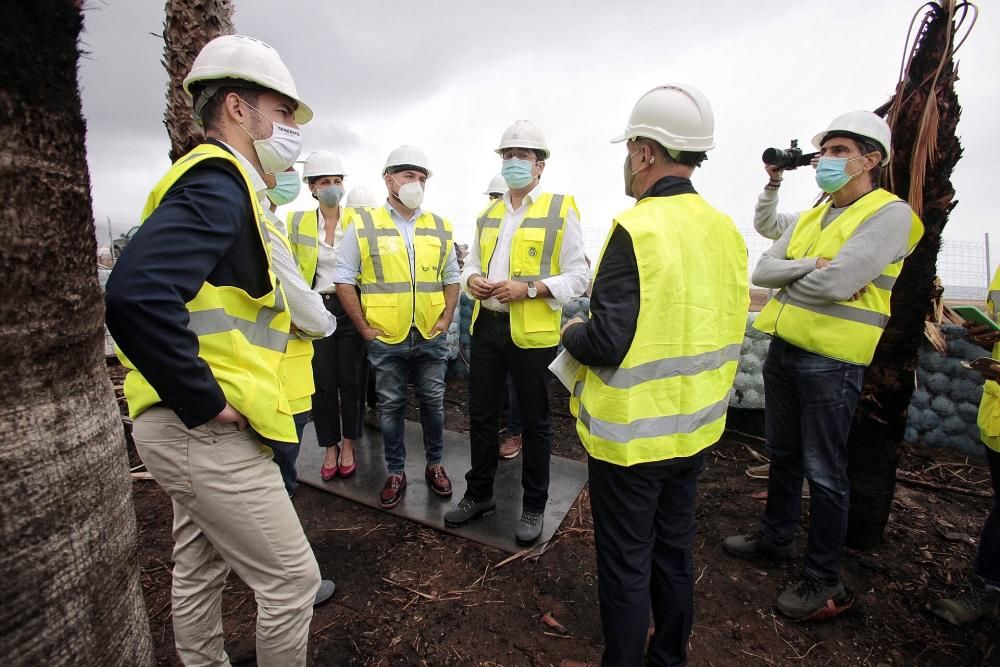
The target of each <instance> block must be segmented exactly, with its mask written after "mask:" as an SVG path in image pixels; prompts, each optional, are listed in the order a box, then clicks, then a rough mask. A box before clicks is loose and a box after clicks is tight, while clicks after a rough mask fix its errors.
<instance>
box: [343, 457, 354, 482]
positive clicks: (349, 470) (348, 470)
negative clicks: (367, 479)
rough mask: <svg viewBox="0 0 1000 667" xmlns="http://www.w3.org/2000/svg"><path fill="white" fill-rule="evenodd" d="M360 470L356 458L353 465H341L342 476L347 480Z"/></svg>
mask: <svg viewBox="0 0 1000 667" xmlns="http://www.w3.org/2000/svg"><path fill="white" fill-rule="evenodd" d="M357 470H358V460H357V458H355V459H354V460H353V461H351V465H349V466H345V465H344V464H343V463H341V464H340V476H341V477H343V478H344V479H347V478H348V477H350V476H351V475H353V474H354V473H355V472H357Z"/></svg>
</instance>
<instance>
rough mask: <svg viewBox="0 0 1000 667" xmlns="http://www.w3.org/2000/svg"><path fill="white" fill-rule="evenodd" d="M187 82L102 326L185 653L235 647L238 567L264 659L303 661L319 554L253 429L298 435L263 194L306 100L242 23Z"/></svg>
mask: <svg viewBox="0 0 1000 667" xmlns="http://www.w3.org/2000/svg"><path fill="white" fill-rule="evenodd" d="M184 88H185V90H186V91H187V92H189V93H190V94H191V95H192V96H193V98H194V110H195V114H196V115H197V116H198V117H199V118H200V120H201V121H202V124H203V125H204V127H205V134H206V137H207V138H206V140H205V142H204V143H202V144H201V145H199V146H198V147H196V148H195V149H194V150H193V151H191V152H190V153H188V154H187V155H185V156H184V157H182V158H180V159H179V160H178V161H177V162H175V163H174V164H173V166H172V167H171V168H170V169H169V171H168V172H167V174H166V175H165V176H164V177H163V179H162V180H160V182H159V183H158V184H157V185H156V187H155V188H154V189H153V191H152V192H151V193H150V195H149V199H148V200H147V202H146V206H145V208H144V210H143V212H142V220H143V224H142V225H141V226H140V228H139V231H138V232H136V234H135V236H134V237H133V238H132V240H131V242H130V243H129V245H128V248H127V249H126V250H125V252H124V253H123V254H122V256H121V258H120V260H119V262H118V264H117V265H116V267H115V269H114V271H113V272H112V274H111V278H110V279H109V281H108V286H107V291H106V293H105V299H106V304H107V323H108V328H109V329H110V330H111V331H112V333H113V335H114V337H115V341H116V342H117V343H118V345H119V348H120V349H119V356H120V358H121V359H122V363H123V365H125V366H126V367H127V368H129V369H130V370H129V373H128V375H127V376H126V378H125V396H126V399H127V400H128V405H129V413H130V415H131V416H132V418H133V421H134V429H133V436H134V438H135V443H136V448H137V449H138V451H139V454H140V455H141V456H142V460H143V462H144V463H145V464H146V467H147V468H148V469H149V471H150V472H151V473H152V475H153V477H154V478H155V479H156V481H157V482H158V483H159V484H160V485H161V486H162V487H163V489H164V490H165V491H166V492H167V493H168V494H169V495H170V497H171V499H172V500H173V508H174V526H173V536H174V541H175V547H174V552H173V561H174V569H173V586H172V593H171V596H172V617H173V627H174V642H175V645H176V648H177V652H178V654H179V655H180V658H181V661H182V662H183V663H184V664H188V665H194V664H198V665H207V664H211V665H225V664H228V663H229V659H228V657H227V656H226V652H225V649H224V646H223V630H222V613H221V605H220V603H221V599H222V589H223V587H224V586H225V583H226V575H227V574H228V572H229V570H230V568H232V569H234V570H236V572H237V574H238V575H239V576H240V578H241V579H243V581H244V582H246V584H247V585H248V586H250V588H252V589H253V591H254V595H255V598H256V600H257V630H256V638H257V652H256V657H257V662H258V664H260V665H274V666H278V665H281V666H284V665H305V664H306V656H307V644H308V638H309V634H308V633H309V622H310V619H311V618H312V607H313V603H314V601H315V599H316V593H317V590H318V589H319V586H320V575H319V568H318V567H317V564H316V558H315V557H314V556H313V552H312V549H311V548H310V547H309V542H308V541H307V540H306V536H305V533H304V532H303V530H302V526H301V524H300V523H299V519H298V516H297V515H296V513H295V508H294V507H293V506H292V503H291V500H289V498H288V494H287V493H286V491H285V488H284V485H283V484H282V480H281V475H280V474H279V472H278V469H277V466H275V465H273V464H272V462H271V453H270V451H269V450H268V449H267V448H266V447H264V446H263V445H262V444H261V441H260V440H259V438H258V435H259V436H263V437H266V438H270V439H273V440H277V441H281V442H295V439H296V432H295V423H294V420H293V418H292V414H291V411H290V410H289V407H288V400H287V398H286V397H285V396H284V394H283V388H282V383H281V381H280V379H279V368H280V364H281V361H282V359H283V358H284V355H285V347H286V343H287V341H288V335H289V330H290V325H291V319H290V316H289V312H288V309H287V308H286V306H285V295H284V292H283V290H282V288H281V285H280V283H279V282H277V281H276V280H275V278H274V274H273V272H272V270H271V269H272V258H271V246H270V243H269V235H270V232H269V231H268V229H267V226H266V224H265V223H264V217H263V212H262V210H261V205H260V200H261V197H262V195H263V193H264V191H265V190H266V189H267V185H266V183H265V182H264V180H263V175H264V174H268V173H270V174H277V173H279V172H283V171H285V170H286V169H288V168H289V167H290V166H292V164H293V163H294V161H295V159H296V158H297V157H298V156H299V152H300V146H301V142H300V133H299V129H298V126H299V125H300V124H304V123H307V122H308V121H309V120H310V119H311V118H312V111H311V110H310V109H309V107H308V106H306V104H305V103H303V102H302V100H301V98H300V97H299V95H298V92H297V91H296V88H295V83H294V81H293V80H292V77H291V74H290V73H289V72H288V69H287V68H286V67H285V65H284V63H283V62H282V61H281V58H280V57H279V56H278V54H277V52H275V51H274V49H272V48H271V47H270V46H268V45H267V44H264V43H263V42H260V41H257V40H255V39H252V38H249V37H243V36H239V35H227V36H224V37H218V38H216V39H214V40H212V41H211V42H209V43H208V44H207V45H205V47H204V48H203V49H202V50H201V52H200V53H199V54H198V57H197V58H196V59H195V61H194V64H193V65H192V68H191V72H190V73H189V74H188V76H187V78H186V79H185V80H184Z"/></svg>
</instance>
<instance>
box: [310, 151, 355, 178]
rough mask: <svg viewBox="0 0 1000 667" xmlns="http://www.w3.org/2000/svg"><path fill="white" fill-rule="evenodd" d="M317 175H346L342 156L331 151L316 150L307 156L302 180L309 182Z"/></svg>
mask: <svg viewBox="0 0 1000 667" xmlns="http://www.w3.org/2000/svg"><path fill="white" fill-rule="evenodd" d="M317 176H346V174H345V173H344V165H343V164H341V163H340V158H339V157H337V156H336V155H334V154H333V153H331V152H330V151H315V152H313V153H310V154H309V157H307V158H306V162H305V165H304V166H303V168H302V182H303V183H308V182H309V179H310V178H315V177H317Z"/></svg>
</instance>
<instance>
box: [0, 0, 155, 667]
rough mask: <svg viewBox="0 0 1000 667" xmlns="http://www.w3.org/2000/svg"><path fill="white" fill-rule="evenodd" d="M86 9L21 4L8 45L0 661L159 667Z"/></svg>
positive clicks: (0, 88)
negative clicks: (108, 262)
mask: <svg viewBox="0 0 1000 667" xmlns="http://www.w3.org/2000/svg"><path fill="white" fill-rule="evenodd" d="M81 6H82V3H81V2H79V1H75V2H74V1H72V0H35V1H34V2H14V3H9V4H8V5H6V6H5V7H4V29H3V32H4V36H3V38H2V39H0V170H2V174H0V201H2V202H4V205H3V206H2V207H0V266H2V267H3V269H2V281H0V284H2V285H3V289H4V295H3V298H0V322H2V325H0V470H2V471H3V474H2V475H0V499H2V502H0V544H2V545H3V546H2V548H0V572H2V573H3V574H2V577H0V600H2V603H0V628H2V631H0V656H3V659H2V661H3V664H4V666H5V667H7V666H9V665H16V666H21V665H24V666H29V665H31V666H34V665H150V664H152V662H153V652H152V643H151V641H150V634H149V622H148V620H147V618H146V611H145V606H144V604H143V598H142V588H141V584H140V579H139V564H138V554H137V550H136V522H135V510H134V508H133V505H132V488H131V484H132V482H131V479H130V477H129V474H128V459H127V456H126V450H125V440H124V434H123V432H122V423H121V417H120V414H119V412H118V407H117V403H116V401H115V395H114V392H113V391H112V388H111V383H110V382H109V380H108V374H107V370H106V368H105V361H104V354H103V351H104V328H103V319H104V306H103V302H102V298H101V291H100V287H99V286H98V283H97V279H96V257H97V248H96V241H95V234H94V221H93V213H92V211H91V201H90V177H89V173H88V171H87V161H86V153H85V148H84V135H85V132H86V128H85V126H84V122H83V117H82V115H81V107H80V94H79V90H78V87H77V61H78V56H79V51H78V38H79V35H80V30H81V27H82V25H83V16H82V14H81Z"/></svg>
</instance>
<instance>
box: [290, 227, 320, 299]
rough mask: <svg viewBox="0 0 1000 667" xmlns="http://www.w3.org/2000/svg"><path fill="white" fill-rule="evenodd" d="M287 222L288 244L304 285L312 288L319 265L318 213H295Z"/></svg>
mask: <svg viewBox="0 0 1000 667" xmlns="http://www.w3.org/2000/svg"><path fill="white" fill-rule="evenodd" d="M286 220H287V226H288V242H289V244H290V245H291V247H292V254H293V255H294V257H295V261H296V263H297V264H298V266H299V273H301V274H302V277H303V279H305V281H306V284H307V285H309V286H312V284H313V281H314V280H315V279H316V267H317V265H318V264H319V212H318V211H316V210H313V211H295V212H293V213H289V214H288V217H287V218H286Z"/></svg>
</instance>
